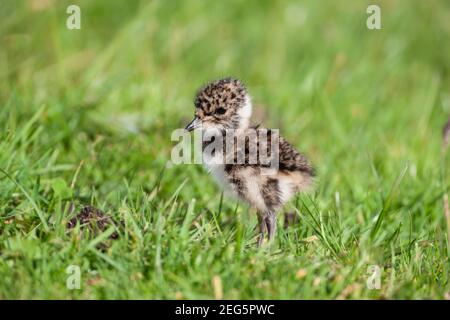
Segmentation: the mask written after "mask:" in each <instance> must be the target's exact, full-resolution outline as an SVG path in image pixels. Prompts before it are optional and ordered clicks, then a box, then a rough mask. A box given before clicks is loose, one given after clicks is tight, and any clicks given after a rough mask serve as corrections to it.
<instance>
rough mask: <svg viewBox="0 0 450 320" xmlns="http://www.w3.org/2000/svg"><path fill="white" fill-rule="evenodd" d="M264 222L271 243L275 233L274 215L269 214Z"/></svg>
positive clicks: (275, 222)
mask: <svg viewBox="0 0 450 320" xmlns="http://www.w3.org/2000/svg"><path fill="white" fill-rule="evenodd" d="M264 220H265V221H266V226H267V231H268V233H269V241H272V240H273V239H274V237H275V233H276V231H277V218H276V216H275V214H274V213H272V212H271V213H269V214H268V215H267V216H266V217H265V219H264Z"/></svg>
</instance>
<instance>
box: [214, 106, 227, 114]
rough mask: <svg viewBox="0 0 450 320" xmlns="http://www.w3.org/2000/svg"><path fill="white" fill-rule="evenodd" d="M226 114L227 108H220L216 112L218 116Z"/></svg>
mask: <svg viewBox="0 0 450 320" xmlns="http://www.w3.org/2000/svg"><path fill="white" fill-rule="evenodd" d="M225 112H227V110H225V108H223V107H219V108H218V109H217V110H216V113H217V114H224V113H225Z"/></svg>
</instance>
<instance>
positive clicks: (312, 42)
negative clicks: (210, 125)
mask: <svg viewBox="0 0 450 320" xmlns="http://www.w3.org/2000/svg"><path fill="white" fill-rule="evenodd" d="M32 2H34V3H37V2H40V3H43V1H42V0H41V1H39V0H35V1H6V0H1V1H0V83H1V85H0V169H1V170H0V299H11V298H12V299H16V298H19V299H21V298H33V299H41V298H56V299H71V298H74V299H80V298H85V299H94V298H100V299H115V298H121V299H126V298H137V299H148V298H156V299H166V298H167V299H175V298H186V299H191V298H192V299H194V298H206V299H210V298H214V297H215V295H214V285H213V279H216V280H215V281H216V282H217V279H219V278H220V279H221V283H222V287H223V297H224V298H227V299H239V298H242V299H249V298H256V299H266V298H267V299H269V298H270V299H278V298H280V299H311V298H320V299H335V298H353V299H357V298H374V299H379V298H388V299H410V298H433V299H443V298H444V297H445V294H446V293H447V292H449V291H450V284H449V275H450V273H449V271H450V264H449V252H450V246H449V243H448V241H447V226H446V221H445V217H444V211H443V205H442V198H443V194H445V193H446V192H448V188H449V185H450V177H449V175H448V174H446V171H448V170H447V169H448V168H449V162H450V161H449V160H448V157H447V158H446V159H444V157H443V156H442V154H441V143H442V137H441V129H442V126H443V125H444V123H445V120H446V119H447V117H448V114H449V113H450V91H449V88H450V59H449V57H450V6H449V3H448V2H447V1H444V0H443V1H427V2H426V3H425V2H424V1H406V0H399V1H378V3H379V5H380V7H381V12H382V30H372V31H371V30H368V29H367V28H366V18H367V14H366V8H367V6H368V5H369V4H372V2H371V1H353V2H352V3H351V4H350V2H349V1H346V0H341V1H331V0H330V1H303V2H300V1H290V2H288V1H285V2H281V1H280V2H274V1H256V0H251V1H239V0H233V1H227V2H225V1H150V2H148V3H146V2H144V1H141V2H138V1H126V2H125V1H106V0H105V1H103V0H95V1H94V0H89V1H88V0H86V1H50V6H47V7H45V6H44V8H43V9H42V10H36V9H33V8H35V7H33V6H32V5H31V3H32ZM52 2H53V4H51V3H52ZM72 3H78V4H79V5H80V7H81V10H82V15H81V17H82V22H81V23H82V25H81V27H82V29H81V30H74V31H71V30H67V29H66V27H65V24H66V17H67V14H66V13H65V9H66V7H67V5H68V4H72ZM44 4H45V3H44ZM222 76H235V77H238V78H241V79H242V80H243V81H244V82H245V83H246V84H247V86H248V88H249V90H250V92H251V94H252V96H253V100H254V102H255V105H256V108H255V109H257V110H258V114H259V118H260V119H262V120H263V121H264V124H265V125H266V126H270V127H274V128H280V130H281V133H282V135H284V136H285V137H286V138H287V139H288V140H289V141H290V142H291V143H293V144H294V145H295V146H296V147H297V148H298V149H300V150H302V151H303V152H304V153H305V154H307V155H308V156H309V157H310V158H311V160H312V161H313V163H314V164H315V166H316V167H317V169H318V173H319V176H318V183H317V188H316V190H315V192H314V193H312V194H311V195H309V196H308V195H302V196H300V197H299V198H298V199H296V201H293V203H292V204H290V206H289V207H290V208H288V210H294V209H295V212H296V213H297V214H298V217H299V223H298V224H295V225H292V226H290V227H289V228H287V229H284V228H283V227H282V224H283V215H280V219H279V232H278V234H277V237H276V240H275V242H274V244H273V245H272V247H270V248H267V249H265V250H257V249H256V248H255V245H254V243H255V236H256V230H255V229H254V228H255V226H256V223H257V222H256V216H255V214H254V213H253V212H251V211H249V210H248V209H247V208H246V207H245V206H243V205H242V204H237V203H236V202H235V201H234V200H232V199H227V198H224V199H223V200H222V198H221V193H220V191H219V189H218V188H217V187H216V186H215V184H214V183H213V181H212V179H211V178H210V177H208V175H207V174H206V172H205V171H204V170H203V169H202V168H201V167H200V166H198V165H182V166H168V165H167V164H168V162H169V160H170V151H171V148H172V147H173V146H174V143H173V142H171V140H170V135H171V132H172V131H173V130H174V129H175V128H180V127H183V126H184V125H185V124H186V123H187V121H188V120H190V118H191V117H192V116H193V111H194V107H193V103H192V100H193V95H194V93H195V91H196V89H197V88H198V87H199V86H200V85H202V84H203V83H204V82H206V81H208V80H212V79H216V78H220V77H222ZM72 202H73V203H74V204H75V207H76V210H77V211H78V210H79V209H80V208H81V207H82V205H88V204H90V205H93V206H95V207H97V208H100V209H102V210H104V211H105V212H106V213H108V214H109V215H111V216H112V217H113V218H114V219H115V220H116V221H123V224H120V223H119V225H118V232H119V238H118V239H117V240H105V239H106V238H107V236H108V235H109V233H107V234H101V235H98V237H99V238H95V237H93V236H90V235H89V233H81V232H80V231H79V230H78V229H76V230H72V231H68V230H67V228H66V224H67V222H68V220H69V219H70V218H72V217H73V213H70V212H71V211H70V210H69V204H70V203H72ZM107 232H111V230H109V231H107ZM99 242H106V243H107V244H106V246H105V248H103V250H102V249H100V248H99V247H98V246H96V244H98V243H99ZM69 265H78V266H79V267H80V269H81V289H79V290H69V289H68V288H67V287H66V279H67V277H68V274H66V272H65V270H66V268H67V267H68V266H69ZM371 265H379V266H380V267H381V268H382V274H381V275H382V279H381V288H380V290H369V289H368V288H367V287H366V281H367V278H368V277H369V274H368V271H367V270H368V268H369V266H371ZM299 270H300V271H299ZM216 289H217V288H216Z"/></svg>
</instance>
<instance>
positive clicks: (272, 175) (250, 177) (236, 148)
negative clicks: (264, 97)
mask: <svg viewBox="0 0 450 320" xmlns="http://www.w3.org/2000/svg"><path fill="white" fill-rule="evenodd" d="M195 107H196V108H195V118H194V120H193V121H192V122H191V123H190V124H189V125H188V126H187V127H186V130H188V131H191V130H194V129H196V128H199V127H201V128H202V130H203V135H204V140H203V153H204V162H205V166H206V167H207V168H208V169H209V170H210V172H211V173H212V175H213V176H214V177H215V178H216V180H217V181H218V182H219V184H221V185H222V186H223V187H225V189H226V190H228V191H231V193H233V194H234V195H236V196H237V197H239V198H240V199H242V200H244V201H245V202H246V203H248V204H249V205H250V206H252V207H254V208H256V210H257V212H258V220H259V226H260V236H259V240H258V244H259V245H261V244H262V242H263V240H264V235H265V234H266V233H268V237H269V240H271V239H273V237H274V235H275V229H276V213H277V212H278V211H279V210H280V209H281V208H282V207H283V205H284V204H285V203H286V202H288V201H289V200H290V199H291V198H292V196H293V195H295V194H296V193H297V192H301V191H305V190H307V189H308V188H309V187H310V186H311V185H312V182H313V177H314V175H315V173H314V169H313V167H312V166H311V165H310V163H309V162H308V161H307V159H306V158H305V157H304V156H303V155H302V154H301V153H299V152H298V151H297V150H295V149H294V148H293V147H292V146H291V145H290V144H289V143H288V142H287V141H286V140H285V139H283V138H282V137H280V136H279V135H278V133H277V132H276V131H277V130H270V129H264V128H260V127H250V126H249V120H250V117H251V109H252V105H251V100H250V96H249V95H248V92H247V89H246V88H245V86H244V85H243V84H242V82H241V81H239V80H237V79H231V78H227V79H221V80H218V81H214V82H211V83H210V84H208V85H206V86H205V87H203V88H202V89H201V90H199V92H198V93H197V95H196V98H195ZM260 134H261V137H260ZM225 135H226V136H227V138H228V137H231V138H230V140H227V139H225V138H224V139H223V142H224V143H223V147H222V150H220V148H218V149H216V148H214V151H213V152H211V155H212V157H210V158H208V160H206V161H205V159H206V155H207V154H208V153H207V152H206V151H210V150H208V149H211V147H213V146H214V142H215V141H218V139H220V138H223V137H225ZM238 140H239V141H241V142H242V143H241V144H239V143H236V141H238ZM228 141H229V142H230V143H228ZM272 143H273V144H274V145H276V146H277V148H275V151H274V150H272V148H271V144H272ZM272 147H273V145H272ZM276 149H277V150H276ZM255 150H256V152H254V151H255ZM277 151H278V152H277ZM220 155H222V157H221V158H219V156H220ZM264 155H268V157H264ZM211 159H213V160H215V161H211ZM217 159H220V161H217ZM239 160H240V161H239ZM255 161H256V162H255ZM274 164H277V166H275V167H274Z"/></svg>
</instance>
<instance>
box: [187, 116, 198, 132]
mask: <svg viewBox="0 0 450 320" xmlns="http://www.w3.org/2000/svg"><path fill="white" fill-rule="evenodd" d="M201 124H202V122H201V121H200V119H199V118H198V117H195V118H194V120H192V121H191V123H189V124H188V125H187V126H186V128H184V130H186V131H187V132H191V131H192V130H195V129H197V128H198V127H200V125H201Z"/></svg>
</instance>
